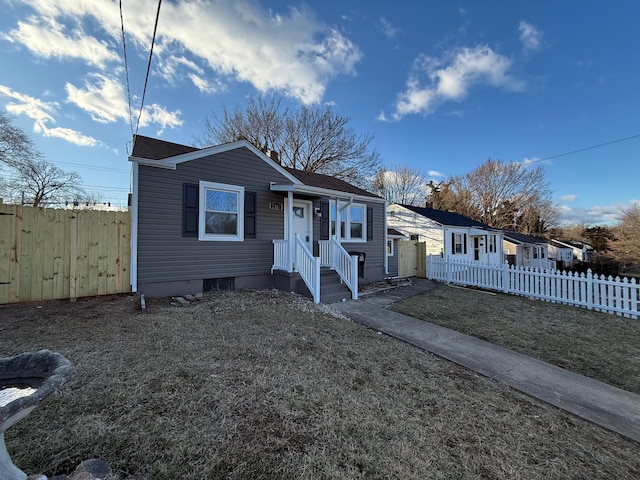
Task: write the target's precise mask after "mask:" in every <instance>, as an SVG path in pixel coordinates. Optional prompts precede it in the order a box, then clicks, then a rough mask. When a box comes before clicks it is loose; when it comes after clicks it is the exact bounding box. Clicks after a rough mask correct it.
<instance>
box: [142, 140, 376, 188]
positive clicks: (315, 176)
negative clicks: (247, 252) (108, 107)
mask: <svg viewBox="0 0 640 480" xmlns="http://www.w3.org/2000/svg"><path fill="white" fill-rule="evenodd" d="M241 147H246V148H248V149H249V150H251V151H252V152H253V153H254V154H256V155H257V156H259V157H260V158H262V160H264V161H265V162H267V163H269V164H270V165H271V166H272V167H273V168H275V169H276V170H278V171H279V172H280V173H282V174H283V175H284V176H285V177H286V178H288V179H289V180H290V181H292V183H294V184H302V185H306V186H309V187H314V188H319V189H322V190H327V191H336V192H342V193H347V194H350V195H357V196H362V197H371V199H376V200H383V199H381V198H380V197H379V196H377V195H374V194H373V193H371V192H367V191H366V190H363V189H362V188H359V187H356V186H355V185H351V184H350V183H348V182H345V181H344V180H340V179H337V178H334V177H331V176H329V175H322V174H319V173H313V172H306V171H303V170H296V169H294V168H289V167H283V166H282V165H280V164H278V163H276V162H274V161H273V160H272V159H271V158H269V157H267V156H266V155H265V154H264V153H262V152H261V151H259V150H258V149H257V148H256V147H255V146H254V145H252V144H251V143H249V142H247V141H246V140H239V141H237V142H232V143H227V144H222V145H216V146H213V147H208V148H196V147H190V146H187V145H180V144H178V143H172V142H167V141H165V140H159V139H157V138H151V137H145V136H143V135H137V136H136V137H135V141H134V146H133V152H132V153H131V157H130V160H131V161H137V162H139V163H143V164H145V165H155V166H158V167H163V168H171V167H173V168H175V165H176V164H179V163H183V162H187V161H189V160H194V159H196V158H201V157H204V156H207V155H215V154H217V153H222V152H225V151H229V150H233V149H236V148H241ZM148 160H151V162H148Z"/></svg>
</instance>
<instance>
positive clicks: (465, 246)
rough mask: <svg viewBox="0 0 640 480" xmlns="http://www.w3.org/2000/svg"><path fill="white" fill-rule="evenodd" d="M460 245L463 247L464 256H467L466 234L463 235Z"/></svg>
mask: <svg viewBox="0 0 640 480" xmlns="http://www.w3.org/2000/svg"><path fill="white" fill-rule="evenodd" d="M462 244H463V245H464V247H463V248H464V254H465V255H466V254H467V234H466V233H465V234H464V237H463V243H462Z"/></svg>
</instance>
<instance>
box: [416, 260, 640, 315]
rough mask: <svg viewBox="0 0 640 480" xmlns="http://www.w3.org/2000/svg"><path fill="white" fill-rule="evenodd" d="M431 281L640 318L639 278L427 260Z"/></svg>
mask: <svg viewBox="0 0 640 480" xmlns="http://www.w3.org/2000/svg"><path fill="white" fill-rule="evenodd" d="M427 278H429V279H431V280H438V281H441V282H446V283H454V284H459V285H471V286H475V287H479V288H484V289H487V290H498V291H501V292H504V293H510V294H513V295H522V296H526V297H531V298H537V299H540V300H545V301H548V302H554V303H564V304H568V305H575V306H578V307H585V308H588V309H589V310H596V311H598V312H606V313H615V314H616V315H623V316H625V317H631V318H634V319H637V318H638V316H639V315H640V305H639V300H640V284H638V283H637V282H636V280H635V279H632V280H631V281H629V279H627V278H624V279H623V280H621V279H620V277H616V278H613V277H611V276H609V277H605V276H604V275H600V276H598V275H593V274H592V273H591V270H588V271H587V273H573V272H565V271H558V270H541V269H537V268H530V267H518V266H513V265H511V266H510V265H508V264H507V263H505V264H504V265H486V264H485V265H482V264H479V263H478V262H473V261H462V260H451V259H447V258H442V257H440V256H437V255H429V256H428V257H427Z"/></svg>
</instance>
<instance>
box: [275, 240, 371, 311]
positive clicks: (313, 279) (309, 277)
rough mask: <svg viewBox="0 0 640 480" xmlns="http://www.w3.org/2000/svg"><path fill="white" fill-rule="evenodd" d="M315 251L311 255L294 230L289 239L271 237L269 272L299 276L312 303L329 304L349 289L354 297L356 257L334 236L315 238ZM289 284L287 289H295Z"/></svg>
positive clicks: (356, 274) (356, 287)
mask: <svg viewBox="0 0 640 480" xmlns="http://www.w3.org/2000/svg"><path fill="white" fill-rule="evenodd" d="M318 251H319V256H318V257H315V256H314V255H313V253H312V251H311V249H310V248H309V246H308V243H307V242H306V241H303V239H302V237H301V236H300V234H297V233H296V234H295V236H294V241H293V242H290V241H288V240H286V239H279V240H273V266H272V268H271V273H272V275H273V274H280V275H282V274H283V273H284V274H285V275H287V277H288V278H289V279H291V278H292V277H293V278H294V279H295V277H296V276H299V278H300V279H301V280H302V281H303V282H304V285H305V286H306V288H307V289H308V290H309V292H310V293H311V297H312V298H313V301H314V302H315V303H320V302H321V301H322V302H325V303H331V302H332V301H336V300H339V298H340V297H341V296H342V297H343V296H344V293H349V292H350V296H351V298H352V299H354V300H356V299H357V298H358V261H359V257H358V256H357V255H350V254H349V253H348V252H347V251H346V250H345V249H344V247H343V246H342V245H341V244H340V242H339V241H338V239H337V238H336V237H335V236H333V237H332V238H331V239H330V240H319V241H318ZM292 285H293V284H292V281H291V280H289V288H288V289H289V290H291V289H293V290H297V289H296V288H292ZM345 287H346V288H345ZM347 289H348V291H349V292H347Z"/></svg>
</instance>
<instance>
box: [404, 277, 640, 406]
mask: <svg viewBox="0 0 640 480" xmlns="http://www.w3.org/2000/svg"><path fill="white" fill-rule="evenodd" d="M392 308H393V310H395V311H397V312H400V313H404V314H406V315H410V316H412V317H415V318H421V319H423V320H427V321H429V322H431V323H435V324H437V325H441V326H443V327H447V328H451V329H452V330H457V331H459V332H462V333H466V334H468V335H472V336H474V337H477V338H481V339H483V340H487V341H488V342H491V343H494V344H496V345H501V346H503V347H506V348H509V349H511V350H515V351H517V352H520V353H523V354H525V355H529V356H532V357H535V358H538V359H540V360H543V361H545V362H548V363H552V364H554V365H557V366H559V367H562V368H566V369H567V370H571V371H574V372H576V373H580V374H582V375H586V376H588V377H592V378H595V379H597V380H600V381H603V382H606V383H609V384H610V385H614V386H616V387H619V388H622V389H625V390H628V391H630V392H633V393H637V394H640V320H633V319H629V318H624V317H618V316H616V315H610V314H606V313H599V312H595V311H591V310H586V309H584V308H577V307H573V306H569V305H560V304H557V303H548V302H543V301H540V300H529V299H528V298H525V297H517V296H514V295H507V294H502V293H495V294H494V293H489V292H483V291H480V290H472V289H467V288H461V287H454V286H447V285H444V284H438V286H437V288H436V289H435V290H432V291H430V292H428V293H426V294H423V295H417V296H415V297H412V298H408V299H406V300H403V301H401V302H398V303H396V304H394V305H393V307H392Z"/></svg>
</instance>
